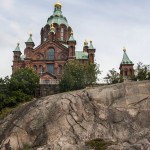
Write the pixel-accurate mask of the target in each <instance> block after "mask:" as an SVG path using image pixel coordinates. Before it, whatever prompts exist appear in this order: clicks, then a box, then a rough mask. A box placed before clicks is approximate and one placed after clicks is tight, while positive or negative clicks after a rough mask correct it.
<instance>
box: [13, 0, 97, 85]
mask: <svg viewBox="0 0 150 150" xmlns="http://www.w3.org/2000/svg"><path fill="white" fill-rule="evenodd" d="M61 9H62V5H61V3H60V2H59V1H58V2H57V3H56V4H55V5H54V12H53V14H52V15H51V16H50V17H49V18H48V20H47V24H46V25H45V26H44V27H43V28H42V29H41V43H40V45H39V46H37V47H35V48H34V46H35V44H34V42H33V40H32V34H30V37H29V39H28V40H27V42H25V44H26V48H25V49H24V54H22V53H21V51H20V47H19V44H17V47H16V49H15V50H14V51H13V53H14V56H13V65H12V72H13V73H14V72H15V71H16V70H17V69H19V68H23V67H30V68H33V69H34V70H35V71H36V73H37V74H39V75H40V83H41V84H46V83H49V84H56V83H58V81H59V79H60V78H61V76H62V73H63V69H64V65H65V64H66V63H67V62H68V61H71V60H78V61H80V62H81V63H84V62H92V63H93V62H94V55H95V48H94V47H93V44H92V41H90V43H88V42H87V41H85V42H84V46H83V50H82V51H76V40H75V39H74V36H73V30H72V28H71V27H70V26H69V24H68V21H67V19H66V17H64V15H63V14H62V10H61Z"/></svg>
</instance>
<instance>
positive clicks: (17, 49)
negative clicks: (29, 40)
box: [14, 43, 20, 52]
mask: <svg viewBox="0 0 150 150" xmlns="http://www.w3.org/2000/svg"><path fill="white" fill-rule="evenodd" d="M19 45H20V44H19V43H17V47H16V48H15V50H14V51H15V52H20V47H19Z"/></svg>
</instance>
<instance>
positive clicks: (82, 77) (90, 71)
mask: <svg viewBox="0 0 150 150" xmlns="http://www.w3.org/2000/svg"><path fill="white" fill-rule="evenodd" d="M98 74H100V71H99V68H98V66H97V65H96V64H92V63H84V64H82V63H80V62H78V61H71V62H68V63H67V64H66V66H65V68H64V74H63V76H62V79H61V81H60V84H59V87H60V91H61V92H66V91H72V90H79V89H83V88H85V87H86V86H87V85H91V84H93V83H96V80H97V75H98Z"/></svg>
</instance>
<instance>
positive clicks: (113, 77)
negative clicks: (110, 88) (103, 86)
mask: <svg viewBox="0 0 150 150" xmlns="http://www.w3.org/2000/svg"><path fill="white" fill-rule="evenodd" d="M104 79H106V80H107V82H108V83H109V84H115V83H120V82H122V77H121V76H120V74H119V73H118V72H117V71H116V70H115V69H114V68H113V69H112V70H109V73H107V76H106V77H105V78H104Z"/></svg>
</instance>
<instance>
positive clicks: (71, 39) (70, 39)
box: [68, 32, 76, 41]
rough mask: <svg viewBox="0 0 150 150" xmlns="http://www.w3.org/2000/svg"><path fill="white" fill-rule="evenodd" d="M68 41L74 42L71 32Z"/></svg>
mask: <svg viewBox="0 0 150 150" xmlns="http://www.w3.org/2000/svg"><path fill="white" fill-rule="evenodd" d="M68 41H76V40H75V39H74V37H73V32H71V35H70V38H69V40H68Z"/></svg>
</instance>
